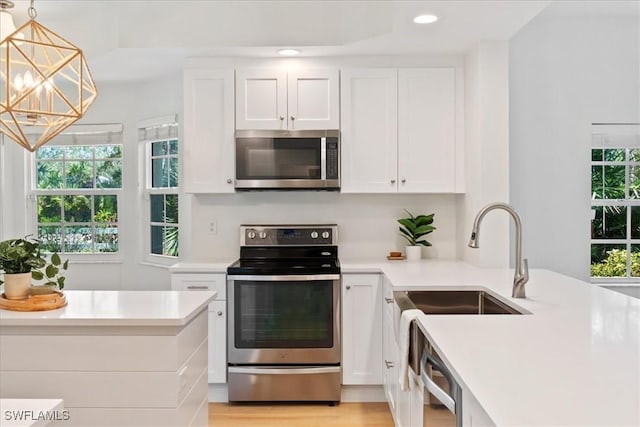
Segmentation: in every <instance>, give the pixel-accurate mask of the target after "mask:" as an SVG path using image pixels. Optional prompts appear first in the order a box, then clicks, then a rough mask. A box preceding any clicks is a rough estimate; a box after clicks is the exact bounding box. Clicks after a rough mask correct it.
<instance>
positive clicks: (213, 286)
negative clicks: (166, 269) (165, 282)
mask: <svg viewBox="0 0 640 427" xmlns="http://www.w3.org/2000/svg"><path fill="white" fill-rule="evenodd" d="M171 289H173V290H177V291H215V292H217V293H218V295H217V296H216V299H217V300H224V299H227V276H226V274H202V273H190V274H184V273H182V274H172V275H171Z"/></svg>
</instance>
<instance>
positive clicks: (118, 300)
mask: <svg viewBox="0 0 640 427" xmlns="http://www.w3.org/2000/svg"><path fill="white" fill-rule="evenodd" d="M64 294H65V296H66V298H67V306H66V307H62V308H59V309H56V310H48V311H31V312H20V311H9V310H2V309H0V326H183V325H186V324H187V323H189V322H190V321H191V319H193V318H194V317H195V316H196V315H197V314H198V313H199V312H200V311H202V310H206V309H207V305H208V304H209V302H210V301H212V300H213V299H214V298H215V296H216V293H215V292H208V291H202V292H190V291H64Z"/></svg>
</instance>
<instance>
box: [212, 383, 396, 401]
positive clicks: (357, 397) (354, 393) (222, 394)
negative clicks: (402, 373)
mask: <svg viewBox="0 0 640 427" xmlns="http://www.w3.org/2000/svg"><path fill="white" fill-rule="evenodd" d="M228 401H229V398H228V388H227V385H226V384H209V402H211V403H214V402H215V403H226V402H228ZM340 401H341V402H386V401H387V399H386V397H385V395H384V389H383V388H382V386H381V385H344V386H342V396H341V399H340Z"/></svg>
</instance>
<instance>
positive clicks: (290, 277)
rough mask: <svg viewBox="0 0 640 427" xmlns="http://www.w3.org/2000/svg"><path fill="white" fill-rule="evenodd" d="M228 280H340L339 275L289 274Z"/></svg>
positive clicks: (240, 277)
mask: <svg viewBox="0 0 640 427" xmlns="http://www.w3.org/2000/svg"><path fill="white" fill-rule="evenodd" d="M227 279H228V280H237V281H251V282H312V281H317V280H340V275H339V274H287V275H281V276H262V275H246V276H244V275H234V276H227Z"/></svg>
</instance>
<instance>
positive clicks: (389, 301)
mask: <svg viewBox="0 0 640 427" xmlns="http://www.w3.org/2000/svg"><path fill="white" fill-rule="evenodd" d="M384 300H385V301H386V302H387V304H393V298H388V297H385V298H384Z"/></svg>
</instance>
